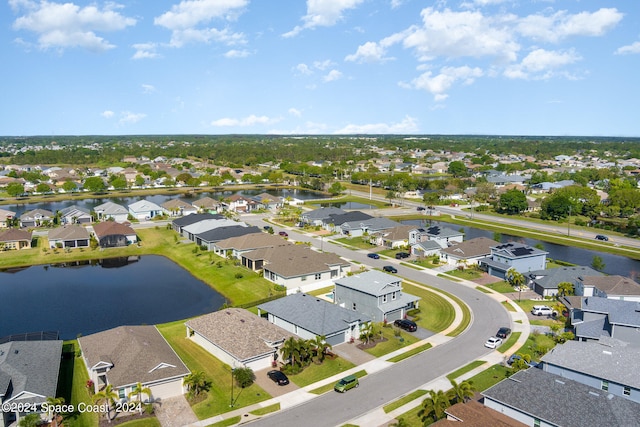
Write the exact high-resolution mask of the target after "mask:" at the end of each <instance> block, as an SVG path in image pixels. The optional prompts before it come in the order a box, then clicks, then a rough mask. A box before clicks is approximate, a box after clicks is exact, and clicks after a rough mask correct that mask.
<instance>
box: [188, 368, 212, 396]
mask: <svg viewBox="0 0 640 427" xmlns="http://www.w3.org/2000/svg"><path fill="white" fill-rule="evenodd" d="M184 384H185V385H186V386H187V390H188V391H189V394H191V395H192V396H197V395H199V394H200V392H201V391H204V390H205V389H206V387H207V377H206V376H205V374H204V372H202V371H195V372H192V373H190V374H189V375H187V376H186V377H185V379H184Z"/></svg>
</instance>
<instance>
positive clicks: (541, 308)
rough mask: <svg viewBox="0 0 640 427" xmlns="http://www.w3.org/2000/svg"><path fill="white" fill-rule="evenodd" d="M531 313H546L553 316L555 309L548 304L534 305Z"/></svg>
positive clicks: (542, 314)
mask: <svg viewBox="0 0 640 427" xmlns="http://www.w3.org/2000/svg"><path fill="white" fill-rule="evenodd" d="M531 314H533V315H535V316H544V315H547V316H552V315H553V309H551V307H549V306H546V305H534V306H533V308H532V309H531Z"/></svg>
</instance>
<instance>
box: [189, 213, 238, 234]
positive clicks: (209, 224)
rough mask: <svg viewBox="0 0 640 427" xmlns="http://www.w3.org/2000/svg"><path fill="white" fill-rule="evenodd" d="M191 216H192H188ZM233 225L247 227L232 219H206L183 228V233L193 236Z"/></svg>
mask: <svg viewBox="0 0 640 427" xmlns="http://www.w3.org/2000/svg"><path fill="white" fill-rule="evenodd" d="M187 216H191V215H187ZM233 225H240V226H244V227H246V226H247V225H246V224H245V223H244V222H238V221H234V220H232V219H224V218H221V219H205V220H202V221H198V222H196V223H193V224H189V225H186V226H184V227H182V231H184V232H186V233H191V234H200V233H204V232H205V231H209V230H213V229H214V228H218V227H229V226H233Z"/></svg>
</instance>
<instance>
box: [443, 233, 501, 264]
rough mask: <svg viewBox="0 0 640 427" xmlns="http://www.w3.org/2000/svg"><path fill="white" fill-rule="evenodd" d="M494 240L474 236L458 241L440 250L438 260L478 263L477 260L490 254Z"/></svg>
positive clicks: (454, 262)
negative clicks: (473, 237)
mask: <svg viewBox="0 0 640 427" xmlns="http://www.w3.org/2000/svg"><path fill="white" fill-rule="evenodd" d="M495 245H496V241H495V240H491V239H489V238H487V237H476V238H475V239H470V240H466V241H464V242H460V243H454V244H452V245H451V246H449V247H448V248H444V249H442V250H441V251H440V260H441V261H444V262H446V263H448V264H450V265H460V264H464V265H467V266H469V265H478V261H479V260H481V259H482V258H486V257H488V256H489V255H491V248H492V247H493V246H495Z"/></svg>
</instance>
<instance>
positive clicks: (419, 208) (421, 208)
mask: <svg viewBox="0 0 640 427" xmlns="http://www.w3.org/2000/svg"><path fill="white" fill-rule="evenodd" d="M416 210H418V211H423V210H424V208H423V207H422V206H418V207H417V208H416Z"/></svg>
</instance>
